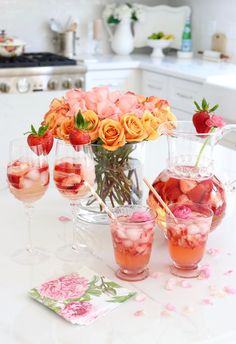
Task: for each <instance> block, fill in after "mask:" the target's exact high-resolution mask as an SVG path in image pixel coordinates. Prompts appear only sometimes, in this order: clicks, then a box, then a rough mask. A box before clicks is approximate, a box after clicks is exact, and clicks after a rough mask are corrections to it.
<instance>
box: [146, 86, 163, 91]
mask: <svg viewBox="0 0 236 344" xmlns="http://www.w3.org/2000/svg"><path fill="white" fill-rule="evenodd" d="M147 86H148V87H150V88H153V89H154V90H158V91H161V90H162V87H161V86H155V85H152V84H147Z"/></svg>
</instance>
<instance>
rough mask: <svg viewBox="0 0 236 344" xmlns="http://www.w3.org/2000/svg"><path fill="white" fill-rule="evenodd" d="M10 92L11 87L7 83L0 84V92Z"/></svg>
mask: <svg viewBox="0 0 236 344" xmlns="http://www.w3.org/2000/svg"><path fill="white" fill-rule="evenodd" d="M9 91H10V86H9V85H8V84H6V83H5V82H2V83H1V84H0V92H2V93H8V92H9Z"/></svg>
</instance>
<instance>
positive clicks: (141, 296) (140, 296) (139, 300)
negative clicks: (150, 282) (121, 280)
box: [135, 294, 147, 302]
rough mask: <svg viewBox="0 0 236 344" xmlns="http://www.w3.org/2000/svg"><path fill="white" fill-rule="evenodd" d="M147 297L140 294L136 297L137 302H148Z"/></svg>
mask: <svg viewBox="0 0 236 344" xmlns="http://www.w3.org/2000/svg"><path fill="white" fill-rule="evenodd" d="M146 298H147V297H146V295H144V294H138V295H137V296H136V297H135V301H137V302H143V301H145V300H146Z"/></svg>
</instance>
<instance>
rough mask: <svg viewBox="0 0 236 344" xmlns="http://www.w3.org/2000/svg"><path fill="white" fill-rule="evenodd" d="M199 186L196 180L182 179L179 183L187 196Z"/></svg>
mask: <svg viewBox="0 0 236 344" xmlns="http://www.w3.org/2000/svg"><path fill="white" fill-rule="evenodd" d="M196 185H197V182H196V181H195V180H190V179H181V180H180V182H179V186H180V190H181V191H182V192H183V193H184V194H186V193H187V192H188V191H190V190H192V189H193V188H194V187H195V186H196Z"/></svg>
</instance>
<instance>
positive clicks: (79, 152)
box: [54, 140, 95, 261]
mask: <svg viewBox="0 0 236 344" xmlns="http://www.w3.org/2000/svg"><path fill="white" fill-rule="evenodd" d="M85 181H86V182H88V183H89V184H90V185H93V184H94V181H95V170H94V160H93V153H92V148H91V144H85V145H78V146H72V145H71V144H69V143H66V142H64V141H62V140H58V141H57V143H56V158H55V164H54V182H55V184H56V187H57V189H58V191H59V192H60V193H61V194H62V196H64V197H66V198H67V199H68V200H69V201H70V206H71V211H72V217H73V243H72V245H66V246H63V247H60V248H59V249H58V250H57V256H58V257H59V258H61V259H62V260H66V261H74V260H76V259H78V257H79V256H80V255H85V254H87V253H88V246H87V243H86V238H85V230H83V228H82V224H81V222H80V221H79V220H78V211H79V201H80V200H81V199H83V198H84V197H86V196H87V194H88V193H89V188H88V187H87V186H86V185H85Z"/></svg>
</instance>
